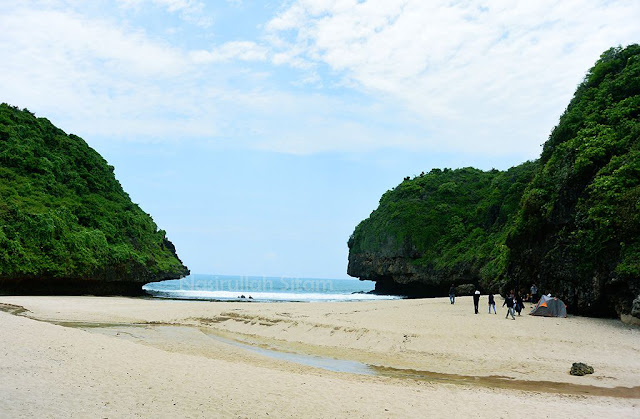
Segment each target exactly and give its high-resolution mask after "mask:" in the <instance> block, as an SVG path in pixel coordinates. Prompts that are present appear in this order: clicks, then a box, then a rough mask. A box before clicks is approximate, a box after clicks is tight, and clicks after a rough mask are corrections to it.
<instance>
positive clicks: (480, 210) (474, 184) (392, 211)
mask: <svg viewBox="0 0 640 419" xmlns="http://www.w3.org/2000/svg"><path fill="white" fill-rule="evenodd" d="M535 168H536V164H535V163H531V162H527V163H524V164H522V165H520V166H517V167H514V168H511V169H509V170H508V171H506V172H501V171H498V170H492V171H489V172H483V171H481V170H478V169H473V168H464V169H458V170H449V169H445V170H440V169H434V170H432V171H431V172H429V173H427V174H422V175H420V176H418V177H416V178H414V179H405V180H404V181H403V182H402V183H401V184H400V185H398V186H397V187H396V188H394V189H393V190H390V191H388V192H387V193H385V194H384V195H383V196H382V198H381V199H380V206H379V207H378V209H377V210H376V211H374V212H373V213H372V214H371V216H370V217H369V218H367V219H366V220H364V221H362V222H361V223H360V225H359V226H358V227H357V228H356V229H355V231H354V233H353V235H352V236H351V238H350V239H349V248H350V256H351V257H350V263H349V274H351V275H354V274H357V276H359V277H361V278H366V279H374V280H384V277H389V276H393V277H394V278H393V279H394V280H395V282H401V283H404V284H408V283H411V282H416V281H417V282H419V283H421V284H422V286H423V287H424V291H425V292H421V290H420V289H419V288H417V289H415V290H414V291H415V293H416V294H424V293H432V292H438V291H440V292H443V291H445V288H446V289H447V290H448V288H449V284H450V283H451V282H457V283H464V282H471V280H472V279H476V278H483V279H485V280H486V281H487V282H490V281H492V280H493V279H494V278H496V277H497V276H498V275H499V273H500V272H501V271H503V270H504V264H505V261H506V253H505V252H506V247H505V246H504V242H505V238H506V233H507V230H508V229H507V227H508V226H511V225H512V224H513V221H514V217H515V215H516V213H517V211H518V204H519V202H520V197H521V195H522V192H523V191H524V189H525V187H526V186H527V184H528V183H529V182H530V181H531V178H532V176H533V172H534V169H535ZM387 285H391V286H392V284H387ZM380 286H384V284H379V286H378V289H380ZM392 288H393V287H392Z"/></svg>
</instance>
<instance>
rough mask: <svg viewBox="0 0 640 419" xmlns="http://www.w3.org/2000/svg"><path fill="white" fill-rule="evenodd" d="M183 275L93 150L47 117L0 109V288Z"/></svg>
mask: <svg viewBox="0 0 640 419" xmlns="http://www.w3.org/2000/svg"><path fill="white" fill-rule="evenodd" d="M187 272H188V271H187V269H186V268H185V267H184V266H183V265H182V263H181V262H180V260H179V259H178V257H177V256H176V254H175V249H174V247H173V245H172V244H171V242H169V241H168V240H167V238H166V236H165V232H164V231H163V230H158V228H157V226H156V224H155V223H154V222H153V220H152V219H151V217H150V216H149V215H148V214H146V213H145V212H144V211H142V210H141V209H140V207H138V206H137V205H136V204H134V203H132V202H131V200H130V198H129V196H128V195H127V194H126V193H125V192H124V191H123V190H122V187H121V186H120V183H119V182H118V181H117V180H116V178H115V176H114V174H113V167H112V166H109V165H108V164H107V162H106V161H105V160H104V159H103V158H102V157H101V156H100V155H99V154H98V153H97V152H96V151H95V150H93V149H91V148H90V147H89V146H88V145H87V144H86V143H85V142H84V141H83V140H82V139H81V138H79V137H77V136H75V135H72V134H71V135H67V134H65V133H64V132H63V131H62V130H60V129H58V128H56V127H55V126H53V125H52V124H51V123H50V122H49V121H48V120H47V119H44V118H36V117H35V116H34V115H33V114H32V113H30V112H29V111H27V110H19V109H17V108H14V107H11V106H8V105H6V104H2V105H0V288H3V289H7V288H10V289H14V288H16V291H18V292H19V291H20V289H25V290H27V291H28V289H29V284H30V283H40V282H42V281H44V280H56V281H58V283H59V284H60V287H61V289H63V288H65V287H63V284H65V281H67V280H89V281H93V282H100V281H102V282H115V281H124V282H142V283H144V282H149V281H154V280H161V279H166V278H173V277H179V276H180V275H184V274H186V273H187ZM16 281H18V282H19V285H17V286H16V283H18V282H16ZM112 288H113V287H112ZM55 291H56V290H55V289H51V292H55ZM107 292H108V291H107Z"/></svg>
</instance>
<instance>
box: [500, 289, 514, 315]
mask: <svg viewBox="0 0 640 419" xmlns="http://www.w3.org/2000/svg"><path fill="white" fill-rule="evenodd" d="M505 305H506V306H507V315H506V316H504V318H505V319H506V318H508V317H509V315H511V318H512V319H513V320H515V319H516V316H514V315H513V291H511V294H509V295H508V296H507V298H505V299H504V303H502V307H504V306H505Z"/></svg>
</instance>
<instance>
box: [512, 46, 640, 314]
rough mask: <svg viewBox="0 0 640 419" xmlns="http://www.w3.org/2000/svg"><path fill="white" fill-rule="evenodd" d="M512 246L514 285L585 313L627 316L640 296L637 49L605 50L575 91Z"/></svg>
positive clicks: (523, 209) (527, 193) (548, 145)
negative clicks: (526, 285) (534, 285)
mask: <svg viewBox="0 0 640 419" xmlns="http://www.w3.org/2000/svg"><path fill="white" fill-rule="evenodd" d="M507 245H508V247H509V249H510V252H509V258H508V273H509V277H510V278H511V279H512V280H514V281H520V282H526V281H530V280H531V279H536V280H538V279H539V282H540V283H541V284H542V285H543V286H544V287H545V288H546V289H548V290H550V291H553V292H554V293H557V294H559V295H563V296H564V297H565V299H567V300H568V301H567V302H568V303H570V304H571V305H573V307H574V309H578V310H579V311H581V312H588V313H594V314H600V313H607V312H611V311H612V310H614V309H615V310H616V311H618V312H628V308H629V307H628V306H629V304H628V303H629V301H628V300H629V298H630V296H637V295H638V294H640V46H639V45H632V46H629V47H627V48H625V49H622V48H612V49H610V50H608V51H607V52H605V53H604V54H603V55H602V56H601V58H600V60H599V61H598V62H597V63H596V65H595V66H594V67H593V68H592V69H591V70H590V71H589V73H588V74H587V76H586V77H585V80H584V82H583V83H582V84H581V85H580V86H579V87H578V89H577V91H576V93H575V96H574V98H573V100H572V101H571V103H570V104H569V106H568V107H567V110H566V111H565V113H564V114H563V115H562V117H561V118H560V122H559V123H558V125H557V126H556V127H555V129H554V130H553V132H552V133H551V135H550V137H549V140H548V141H547V142H546V143H545V145H544V149H543V152H542V156H541V157H540V170H539V171H538V173H537V174H536V176H535V178H534V179H533V181H532V182H531V184H530V185H529V186H528V187H527V190H526V191H525V194H524V197H523V200H522V203H521V210H520V213H519V215H518V218H517V221H516V223H515V226H514V228H513V229H512V231H511V232H510V234H509V238H508V240H507Z"/></svg>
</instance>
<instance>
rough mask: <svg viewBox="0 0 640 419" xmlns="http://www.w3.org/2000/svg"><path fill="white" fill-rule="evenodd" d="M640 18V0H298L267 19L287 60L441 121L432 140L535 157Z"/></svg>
mask: <svg viewBox="0 0 640 419" xmlns="http://www.w3.org/2000/svg"><path fill="white" fill-rule="evenodd" d="M638 21H640V4H639V3H637V2H631V1H606V2H604V1H598V2H595V1H579V0H564V1H551V0H544V1H536V2H531V1H511V0H509V1H507V0H503V1H490V2H487V3H486V6H484V7H480V6H479V5H478V4H477V3H476V2H472V1H460V2H451V1H445V0H443V1H423V0H369V1H365V2H361V1H356V0H344V1H339V0H298V1H295V2H293V3H292V4H291V5H289V6H288V7H287V8H285V9H284V10H282V11H281V13H280V14H278V15H277V16H276V17H275V18H274V19H272V20H271V21H270V22H269V23H268V24H267V25H266V28H267V30H269V31H270V35H271V39H274V40H275V41H274V43H273V44H274V45H275V46H277V47H278V48H279V49H280V51H279V52H278V53H277V54H275V55H274V56H275V57H277V58H279V59H280V61H282V62H287V61H289V62H290V61H293V60H298V62H304V63H306V64H307V65H308V66H311V65H313V64H315V65H326V66H328V67H329V68H330V69H331V70H332V71H333V72H335V74H338V75H340V77H342V80H343V82H344V83H346V84H347V85H351V86H358V87H359V88H360V89H361V90H363V91H367V92H371V93H372V94H373V95H375V96H378V97H381V96H379V95H380V94H382V95H384V96H382V97H386V98H387V100H399V101H401V102H402V103H404V104H405V105H406V106H407V110H408V111H411V112H415V113H417V114H418V115H420V116H421V117H422V118H423V120H424V123H425V127H430V128H432V129H435V130H436V136H434V135H431V136H425V139H424V143H425V146H427V147H433V146H436V145H437V142H438V141H446V142H447V144H448V146H449V147H453V148H457V149H460V148H465V149H468V148H472V149H477V150H478V151H491V150H492V149H495V148H496V147H499V148H500V149H503V150H511V151H518V152H527V153H529V154H531V155H532V156H533V155H535V154H536V153H537V149H538V145H539V144H540V143H541V142H543V141H544V139H545V137H546V135H547V133H548V132H549V130H550V129H551V127H552V126H553V124H554V123H555V122H556V121H557V117H558V116H559V114H560V112H561V111H562V109H564V107H565V106H566V104H567V102H568V100H569V99H570V97H571V94H572V93H573V91H574V89H575V87H576V85H577V83H578V82H579V81H580V80H581V78H582V76H583V74H584V73H585V71H586V70H587V69H588V67H590V66H591V65H592V64H593V62H594V61H595V59H597V57H598V55H599V54H600V53H601V52H602V51H603V50H605V49H607V48H609V47H611V46H615V45H617V44H618V43H621V44H623V45H624V44H627V43H631V42H635V41H637V40H638V39H639V38H640V25H638V24H637V22H638ZM280 57H286V59H282V58H280ZM438 137H439V138H438ZM482 143H484V145H483V144H482Z"/></svg>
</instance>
